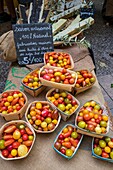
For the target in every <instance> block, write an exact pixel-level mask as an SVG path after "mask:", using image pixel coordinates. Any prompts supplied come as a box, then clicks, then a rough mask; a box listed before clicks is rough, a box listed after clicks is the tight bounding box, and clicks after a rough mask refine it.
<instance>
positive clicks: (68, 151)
mask: <svg viewBox="0 0 113 170" xmlns="http://www.w3.org/2000/svg"><path fill="white" fill-rule="evenodd" d="M72 155H73V151H72V150H71V149H67V150H66V156H69V157H70V156H72Z"/></svg>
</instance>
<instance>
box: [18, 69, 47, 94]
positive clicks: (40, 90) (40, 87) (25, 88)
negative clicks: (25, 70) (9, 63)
mask: <svg viewBox="0 0 113 170" xmlns="http://www.w3.org/2000/svg"><path fill="white" fill-rule="evenodd" d="M38 70H39V68H37V69H36V70H33V71H32V72H30V73H29V74H31V73H33V72H35V71H38ZM27 75H28V74H27ZM27 75H26V76H27ZM26 76H25V77H26ZM25 77H24V78H25ZM24 78H23V80H24ZM23 80H22V82H21V84H22V85H23V87H24V90H25V91H26V92H27V93H29V94H30V95H31V96H33V97H36V96H38V95H39V94H40V93H41V92H42V91H43V90H44V89H45V88H46V87H45V86H43V85H41V86H39V87H38V88H35V89H33V88H30V87H28V86H26V85H25V84H24V83H23Z"/></svg>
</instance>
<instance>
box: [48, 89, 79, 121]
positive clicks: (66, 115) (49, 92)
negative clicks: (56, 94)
mask: <svg viewBox="0 0 113 170" xmlns="http://www.w3.org/2000/svg"><path fill="white" fill-rule="evenodd" d="M54 90H55V89H54V88H53V89H50V90H49V91H48V92H47V94H46V99H47V100H48V101H49V102H50V103H51V104H52V105H53V106H54V107H55V108H56V109H57V110H58V111H59V112H60V113H61V117H62V119H63V120H64V121H67V120H68V119H69V118H70V116H71V115H73V114H74V113H75V112H76V111H77V109H78V108H79V106H80V102H79V101H78V100H77V99H76V98H75V97H74V96H73V95H72V94H70V93H68V92H66V91H65V92H66V93H67V94H70V95H71V96H72V97H73V98H74V100H76V102H77V104H78V107H77V108H76V109H75V111H74V112H73V113H71V114H69V115H68V114H65V113H64V112H63V111H61V110H60V109H59V108H58V107H56V106H55V105H54V104H53V103H52V102H51V101H50V100H49V99H48V97H49V96H50V95H51V93H52V92H53V91H54ZM57 90H59V91H64V90H60V89H57Z"/></svg>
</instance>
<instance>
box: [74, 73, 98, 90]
mask: <svg viewBox="0 0 113 170" xmlns="http://www.w3.org/2000/svg"><path fill="white" fill-rule="evenodd" d="M95 81H96V79H95V77H94V76H93V74H92V73H90V72H89V71H88V70H81V71H77V82H76V85H75V87H76V88H83V87H86V86H87V87H88V86H91V85H92V84H94V82H95Z"/></svg>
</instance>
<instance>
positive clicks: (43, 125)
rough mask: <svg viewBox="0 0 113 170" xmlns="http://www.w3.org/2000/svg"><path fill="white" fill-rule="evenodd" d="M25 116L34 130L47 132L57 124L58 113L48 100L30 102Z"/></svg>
mask: <svg viewBox="0 0 113 170" xmlns="http://www.w3.org/2000/svg"><path fill="white" fill-rule="evenodd" d="M26 117H27V120H28V122H29V123H30V124H31V125H32V126H33V127H34V129H35V130H38V131H46V132H47V131H52V130H53V129H54V128H55V126H56V125H57V124H58V119H59V113H58V111H57V110H53V109H52V107H51V106H50V104H49V103H48V102H45V103H43V102H36V103H32V104H31V106H30V108H29V111H28V113H27V116H26Z"/></svg>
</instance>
